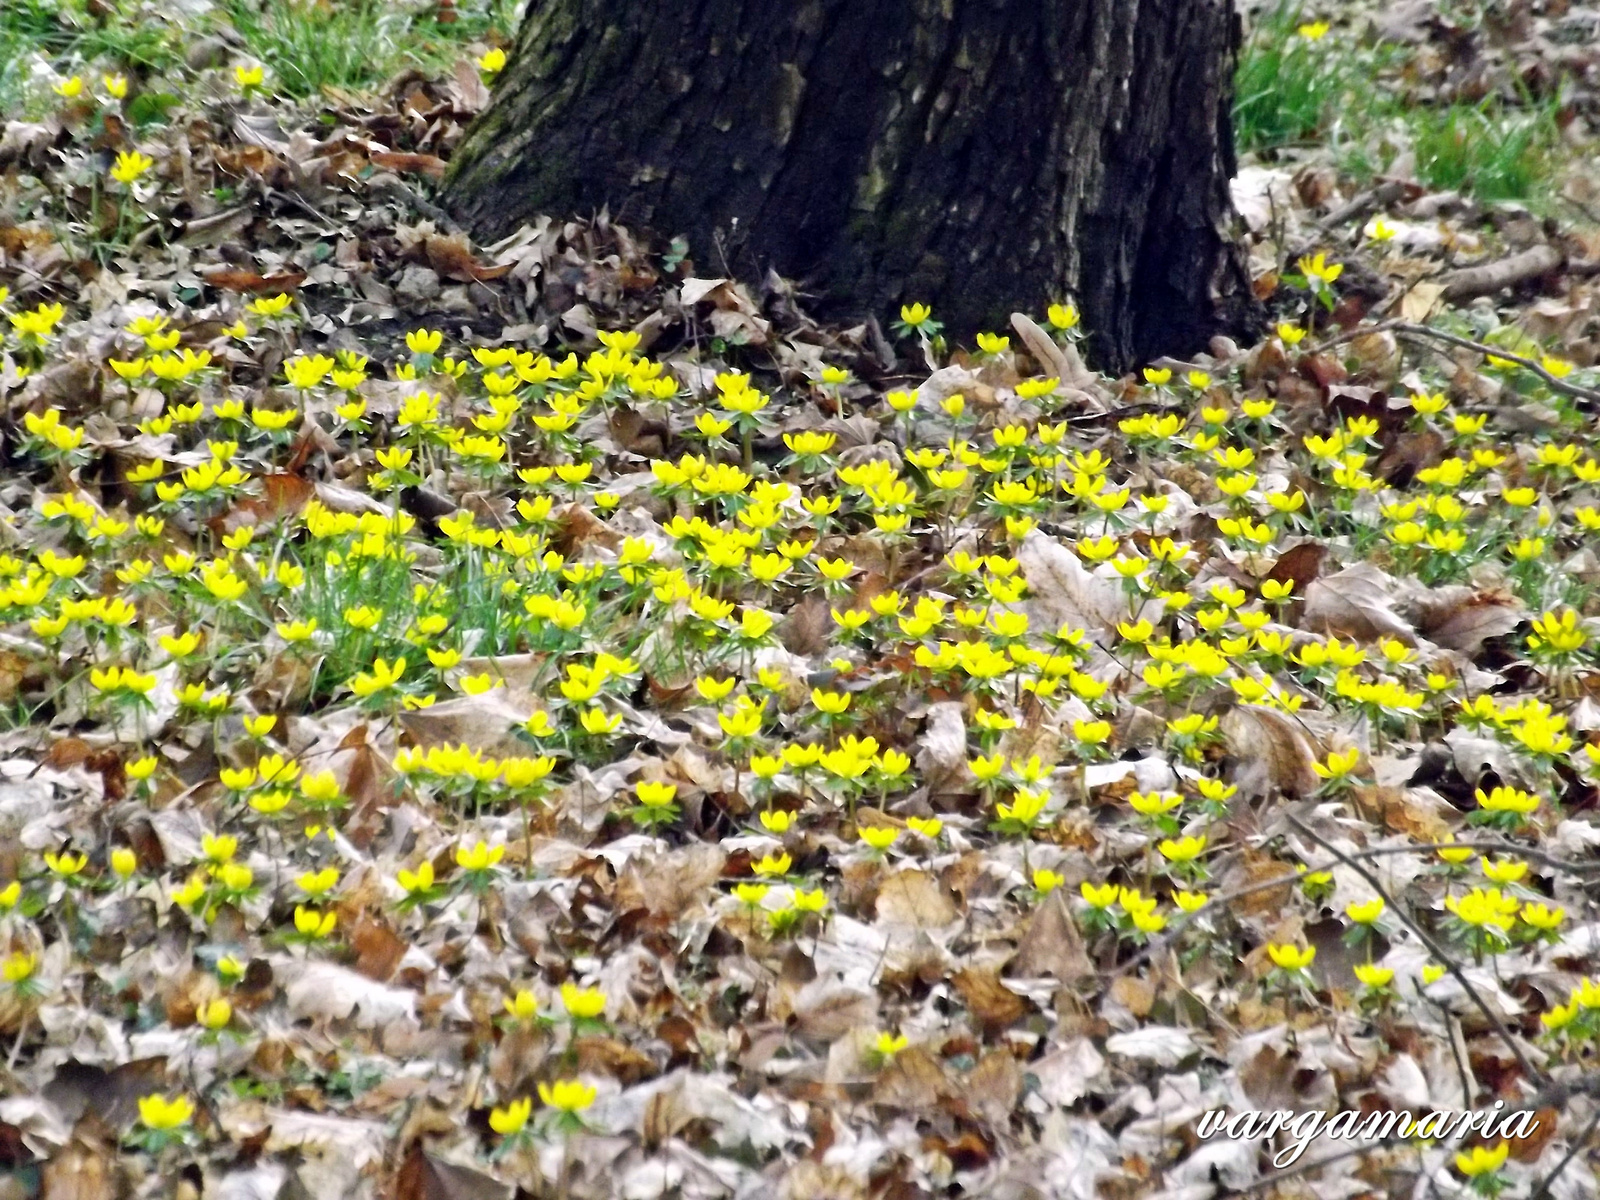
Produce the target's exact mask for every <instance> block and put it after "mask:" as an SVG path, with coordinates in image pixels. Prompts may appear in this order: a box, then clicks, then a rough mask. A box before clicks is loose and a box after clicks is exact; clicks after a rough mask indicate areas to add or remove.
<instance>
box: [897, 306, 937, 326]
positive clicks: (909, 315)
mask: <svg viewBox="0 0 1600 1200" xmlns="http://www.w3.org/2000/svg"><path fill="white" fill-rule="evenodd" d="M932 315H933V309H931V308H929V307H928V306H927V305H926V304H904V305H901V307H900V319H901V320H902V321H904V322H905V323H906V324H907V325H909V326H911V328H913V329H918V328H921V327H922V326H923V325H925V324H926V323H927V321H928V318H929V317H931V316H932Z"/></svg>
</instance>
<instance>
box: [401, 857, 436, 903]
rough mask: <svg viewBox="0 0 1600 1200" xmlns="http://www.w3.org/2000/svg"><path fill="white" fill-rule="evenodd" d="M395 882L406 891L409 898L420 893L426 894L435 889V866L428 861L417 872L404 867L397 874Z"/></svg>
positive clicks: (424, 861)
mask: <svg viewBox="0 0 1600 1200" xmlns="http://www.w3.org/2000/svg"><path fill="white" fill-rule="evenodd" d="M395 880H396V882H398V883H399V884H400V886H401V887H402V888H404V889H405V893H406V895H408V896H412V895H415V894H416V893H418V892H426V891H427V890H428V889H430V888H431V887H433V864H432V863H431V862H429V861H427V860H426V859H424V860H423V862H422V865H421V866H419V867H418V868H417V869H416V870H415V871H408V870H406V869H405V868H404V867H401V868H400V870H398V871H396V872H395Z"/></svg>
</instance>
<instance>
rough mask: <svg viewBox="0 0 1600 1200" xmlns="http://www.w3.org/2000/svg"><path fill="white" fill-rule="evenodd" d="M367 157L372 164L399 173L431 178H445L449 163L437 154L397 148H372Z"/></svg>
mask: <svg viewBox="0 0 1600 1200" xmlns="http://www.w3.org/2000/svg"><path fill="white" fill-rule="evenodd" d="M367 157H368V158H369V159H371V160H372V165H373V166H375V167H381V168H383V170H385V171H393V172H395V173H396V174H398V175H409V174H417V175H426V176H427V177H428V178H429V179H443V178H444V169H445V167H447V166H448V165H449V164H448V163H446V162H445V161H444V159H442V158H440V157H439V156H438V155H436V154H405V153H401V152H400V151H396V150H372V151H369V152H368V154H367Z"/></svg>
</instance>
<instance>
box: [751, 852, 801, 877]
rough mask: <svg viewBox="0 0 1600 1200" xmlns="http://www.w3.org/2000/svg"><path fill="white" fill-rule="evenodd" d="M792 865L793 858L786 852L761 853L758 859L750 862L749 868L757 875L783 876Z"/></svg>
mask: <svg viewBox="0 0 1600 1200" xmlns="http://www.w3.org/2000/svg"><path fill="white" fill-rule="evenodd" d="M793 865H794V860H793V859H792V858H791V857H790V856H789V855H788V854H787V853H781V854H763V855H762V856H761V858H760V860H759V861H757V862H754V863H751V864H750V869H751V870H752V871H754V872H755V873H756V874H757V875H777V876H783V875H787V874H788V873H789V868H790V867H792V866H793Z"/></svg>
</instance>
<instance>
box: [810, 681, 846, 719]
mask: <svg viewBox="0 0 1600 1200" xmlns="http://www.w3.org/2000/svg"><path fill="white" fill-rule="evenodd" d="M811 703H812V704H814V705H816V706H817V709H818V711H820V712H824V713H827V714H828V715H829V716H838V715H839V714H840V713H842V712H844V710H845V709H847V708H849V707H850V693H849V692H825V691H823V690H822V689H821V688H812V689H811Z"/></svg>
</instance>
